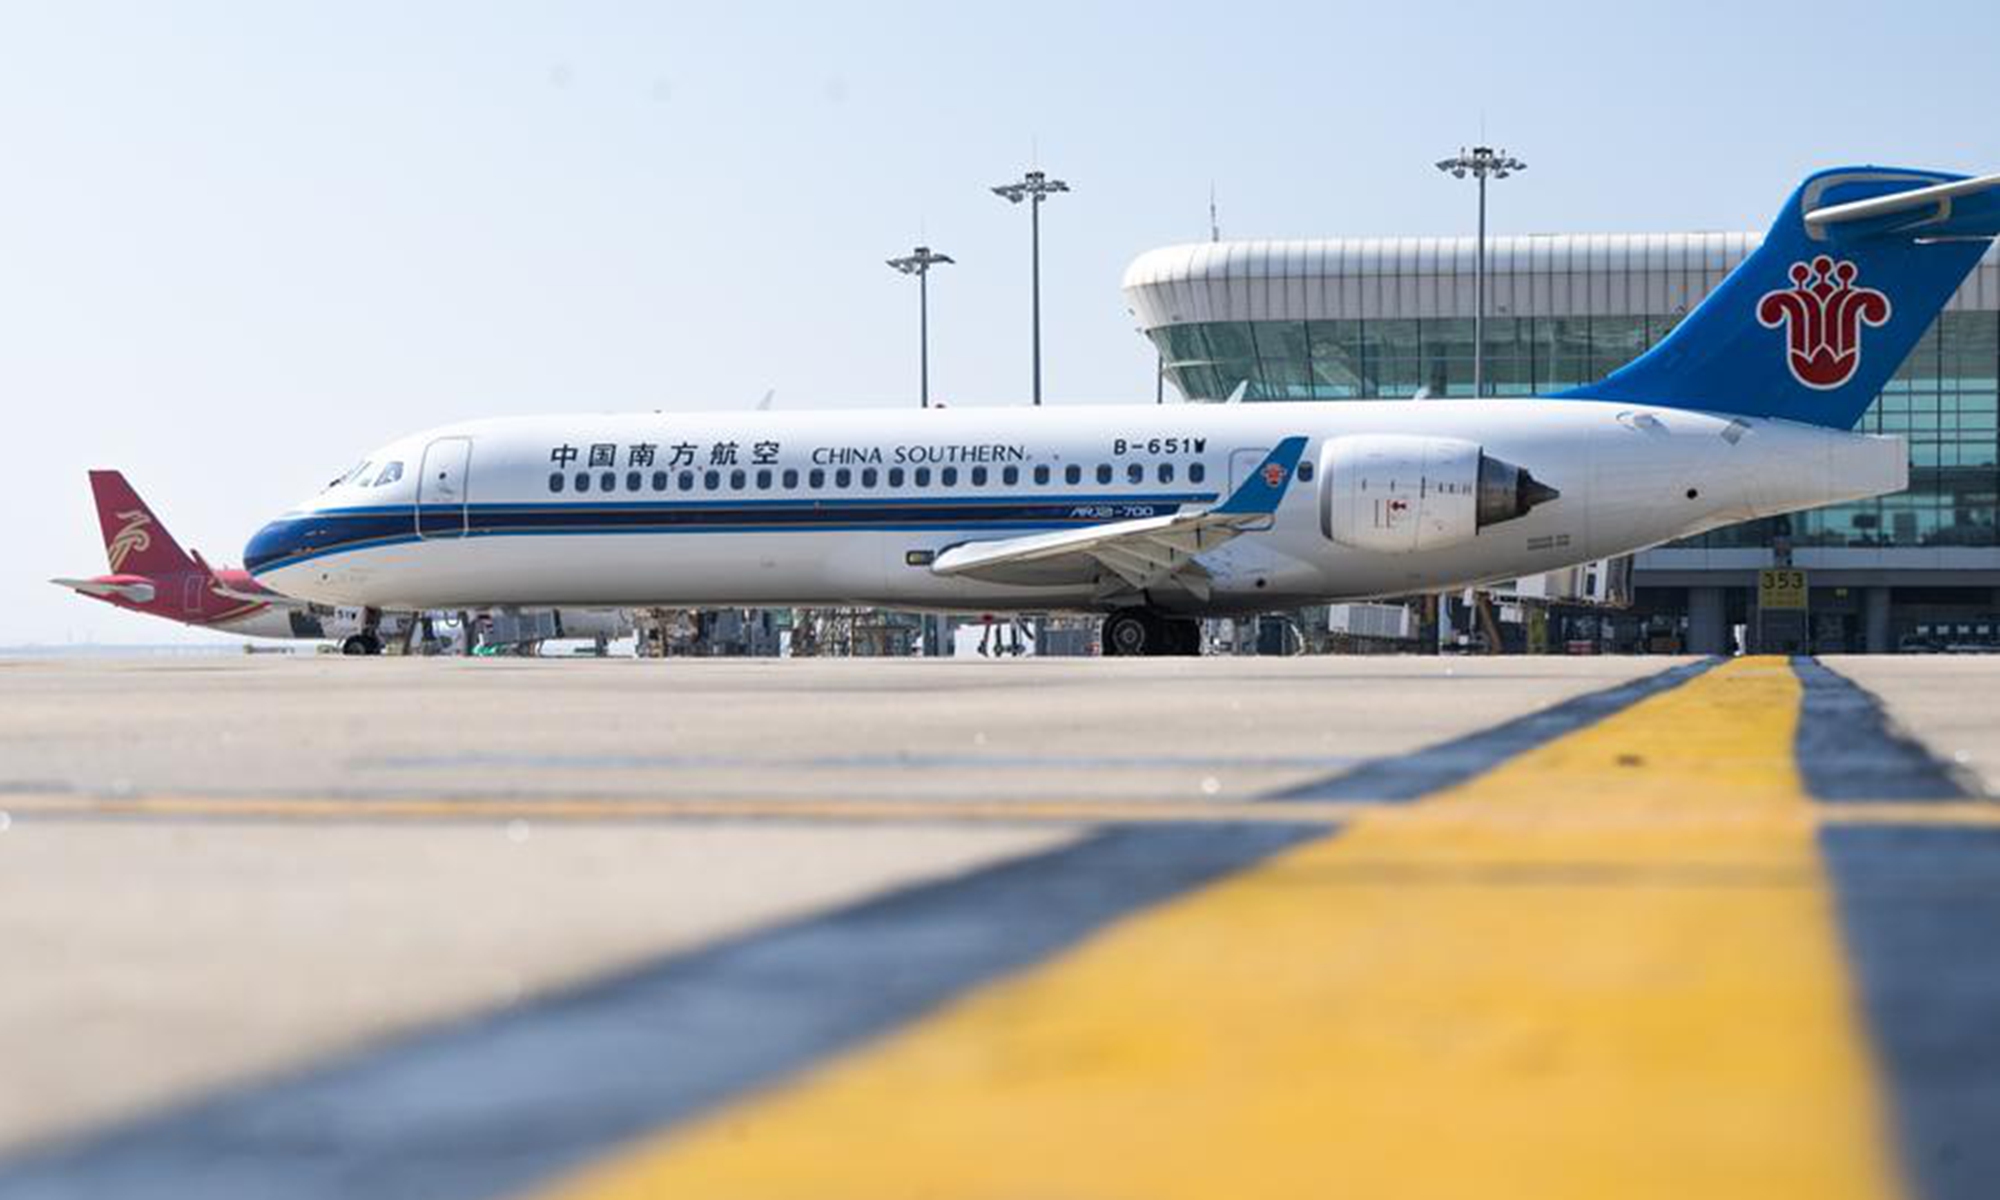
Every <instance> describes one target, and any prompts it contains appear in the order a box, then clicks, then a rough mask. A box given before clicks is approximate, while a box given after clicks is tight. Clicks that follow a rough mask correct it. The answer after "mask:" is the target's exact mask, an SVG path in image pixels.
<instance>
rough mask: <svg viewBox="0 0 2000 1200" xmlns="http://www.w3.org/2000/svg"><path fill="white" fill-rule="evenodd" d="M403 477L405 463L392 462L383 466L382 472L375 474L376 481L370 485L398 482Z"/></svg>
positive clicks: (378, 485) (380, 485)
mask: <svg viewBox="0 0 2000 1200" xmlns="http://www.w3.org/2000/svg"><path fill="white" fill-rule="evenodd" d="M402 477H403V464H402V463H400V462H392V463H390V464H388V465H387V466H385V467H383V468H382V470H381V473H380V474H378V475H376V476H375V482H374V483H371V484H369V485H368V486H369V487H383V486H386V485H388V484H391V483H394V482H396V481H397V480H398V479H401V478H402Z"/></svg>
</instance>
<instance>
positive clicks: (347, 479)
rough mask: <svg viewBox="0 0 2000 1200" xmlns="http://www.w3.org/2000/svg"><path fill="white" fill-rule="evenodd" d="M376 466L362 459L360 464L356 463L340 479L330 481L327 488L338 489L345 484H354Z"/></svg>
mask: <svg viewBox="0 0 2000 1200" xmlns="http://www.w3.org/2000/svg"><path fill="white" fill-rule="evenodd" d="M374 465H375V464H374V463H372V462H369V461H368V460H367V459H362V460H361V461H360V462H358V463H355V464H354V465H353V466H351V467H349V468H347V470H346V471H345V472H343V473H342V474H341V475H340V476H339V477H338V478H336V479H333V480H330V481H329V482H328V483H327V485H326V486H327V487H329V488H337V487H339V486H340V485H341V484H343V483H352V482H353V481H354V480H356V479H359V478H361V474H362V472H364V471H366V470H367V469H368V468H369V467H372V466H374Z"/></svg>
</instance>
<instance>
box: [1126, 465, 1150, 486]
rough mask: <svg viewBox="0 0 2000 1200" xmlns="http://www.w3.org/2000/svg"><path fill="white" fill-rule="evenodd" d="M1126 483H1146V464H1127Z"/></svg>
mask: <svg viewBox="0 0 2000 1200" xmlns="http://www.w3.org/2000/svg"><path fill="white" fill-rule="evenodd" d="M1125 482H1127V483H1144V482H1146V464H1145V463H1127V464H1126V466H1125Z"/></svg>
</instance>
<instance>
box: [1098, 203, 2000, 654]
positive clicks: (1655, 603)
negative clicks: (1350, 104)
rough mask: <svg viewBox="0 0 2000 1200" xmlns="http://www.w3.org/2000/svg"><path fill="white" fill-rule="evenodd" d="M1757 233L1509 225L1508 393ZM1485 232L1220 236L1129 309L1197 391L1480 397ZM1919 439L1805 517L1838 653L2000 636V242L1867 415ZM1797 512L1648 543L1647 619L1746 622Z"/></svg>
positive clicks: (1493, 294)
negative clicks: (1898, 474)
mask: <svg viewBox="0 0 2000 1200" xmlns="http://www.w3.org/2000/svg"><path fill="white" fill-rule="evenodd" d="M1758 240H1759V235H1757V234H1745V233H1694V234H1641V235H1532V236H1523V237H1499V238H1489V239H1488V241H1487V275H1486V289H1487V301H1486V305H1487V307H1486V312H1487V316H1486V350H1485V363H1484V371H1485V376H1486V387H1487V391H1488V393H1489V394H1491V395H1494V396H1498V397H1505V396H1527V395H1536V394H1547V393H1549V392H1552V391H1557V390H1560V389H1563V388H1567V387H1573V386H1575V385H1577V384H1580V383H1584V382H1586V381H1588V380H1592V379H1597V378H1600V377H1602V376H1604V375H1606V374H1609V373H1610V372H1611V371H1613V370H1615V369H1616V368H1618V367H1620V366H1622V365H1623V364H1625V363H1626V362H1628V361H1630V360H1631V359H1632V358H1634V357H1636V356H1637V355H1639V354H1640V353H1642V352H1643V351H1645V350H1646V348H1647V347H1649V346H1651V345H1652V344H1653V343H1654V342H1656V341H1658V340H1659V339H1660V338H1661V337H1662V336H1664V335H1665V334H1666V332H1667V331H1668V330H1669V329H1671V328H1672V327H1673V326H1674V324H1675V322H1677V321H1678V320H1680V318H1681V317H1683V316H1685V315H1686V314H1687V313H1688V312H1689V310H1691V309H1692V308H1693V307H1694V305H1695V304H1696V303H1698V302H1699V301H1700V300H1701V298H1702V297H1703V296H1705V295H1707V294H1708V292H1709V290H1710V289H1712V288H1714V287H1715V286H1716V285H1717V284H1718V283H1720V282H1721V281H1722V278H1723V276H1725V275H1726V274H1728V273H1729V271H1730V270H1731V269H1732V268H1734V267H1735V266H1736V264H1737V263H1738V262H1740V261H1742V259H1743V258H1744V256H1745V255H1747V254H1748V253H1749V252H1750V251H1751V250H1752V249H1754V248H1755V247H1756V245H1757V243H1758ZM1474 253H1475V249H1474V243H1473V240H1472V239H1471V238H1417V237H1410V238H1367V239H1330V240H1312V241H1219V242H1206V243H1197V244H1193V245H1184V246H1171V247H1167V248H1164V249H1160V250H1153V251H1149V252H1148V253H1146V254H1143V255H1141V256H1140V257H1139V258H1138V259H1136V260H1135V261H1134V262H1133V263H1132V265H1131V266H1130V267H1129V268H1128V269H1127V271H1126V274H1125V282H1124V290H1125V297H1126V303H1127V305H1128V306H1129V307H1130V309H1131V312H1132V314H1133V315H1134V317H1136V318H1137V320H1138V323H1139V328H1140V330H1141V332H1143V333H1144V334H1145V335H1146V336H1147V337H1148V338H1150V339H1151V340H1152V341H1153V343H1154V345H1155V346H1157V347H1158V349H1159V352H1160V356H1161V369H1162V372H1163V374H1164V375H1165V377H1166V379H1167V380H1168V381H1169V382H1171V383H1172V384H1173V385H1174V386H1175V387H1176V388H1178V389H1179V390H1180V392H1181V393H1182V394H1183V395H1185V396H1186V397H1187V398H1188V399H1190V400H1215V399H1221V398H1224V397H1227V396H1229V395H1230V394H1231V393H1232V392H1234V391H1235V389H1236V388H1237V387H1238V386H1239V385H1244V386H1245V387H1246V390H1245V393H1244V399H1245V400H1246V401H1282V400H1345V399H1360V398H1369V397H1399V396H1412V395H1415V394H1417V393H1418V392H1419V391H1420V390H1427V391H1428V394H1430V395H1434V396H1468V395H1471V394H1472V339H1473V321H1472V313H1473V303H1474V301H1473V291H1474V287H1473V280H1474ZM1859 428H1861V429H1862V430H1864V431H1868V432H1880V433H1893V434H1898V435H1900V436H1902V437H1904V438H1906V439H1908V441H1909V444H1910V488H1909V490H1907V491H1905V492H1902V493H1900V494H1898V495H1894V496H1885V497H1881V498H1879V499H1876V500H1872V501H1867V502H1864V503H1860V504H1850V505H1842V506H1839V507H1836V508H1827V509H1821V510H1818V511H1814V512H1809V513H1803V514H1797V515H1794V516H1793V517H1791V518H1790V519H1789V525H1790V528H1789V544H1790V546H1791V548H1792V558H1793V564H1794V565H1795V566H1797V567H1800V568H1803V569H1804V570H1806V571H1807V572H1808V578H1809V581H1810V587H1811V593H1810V613H1811V616H1810V622H1811V625H1810V628H1811V634H1812V639H1813V644H1814V647H1815V648H1816V649H1819V650H1822V651H1829V652H1831V651H1841V650H1849V651H1862V650H1866V651H1870V652H1882V651H1888V650H1893V649H1896V648H1898V647H1899V646H1915V645H1917V644H1919V643H1935V644H1937V645H1945V644H1972V643H1982V642H1984V643H1993V644H2000V533H1996V520H1995V518H1996V508H2000V453H1996V451H2000V247H1996V248H1995V249H1991V250H1989V251H1988V252H1987V254H1986V256H1985V257H1984V258H1983V259H1981V260H1980V263H1979V265H1978V267H1976V268H1975V269H1974V271H1973V273H1972V275H1971V276H1970V277H1968V278H1967V280H1966V282H1965V284H1964V285H1963V286H1962V287H1961V288H1960V289H1959V292H1958V294H1957V295H1956V296H1955V297H1953V299H1952V301H1951V303H1950V304H1949V305H1948V306H1947V307H1946V309H1945V311H1944V312H1943V313H1942V314H1941V315H1940V316H1939V318H1938V320H1937V322H1936V323H1935V324H1934V325H1933V326H1932V327H1931V329H1930V331H1929V332H1928V333H1927V334H1926V335H1925V336H1924V338H1923V340H1922V341H1921V342H1919V343H1918V345H1917V348H1916V350H1915V351H1914V352H1913V353H1912V355H1911V357H1910V360H1909V362H1907V363H1906V364H1904V366H1903V369H1902V370H1901V371H1900V372H1898V373H1897V375H1896V377H1895V379H1894V380H1893V381H1892V382H1891V383H1890V385H1889V387H1888V388H1887V389H1886V390H1885V391H1884V392H1883V393H1882V395H1881V396H1880V397H1878V398H1877V399H1876V401H1875V403H1874V405H1873V406H1871V407H1870V408H1869V410H1868V412H1867V414H1866V415H1865V416H1864V417H1863V418H1862V421H1861V425H1860V426H1859ZM1786 533H1787V531H1786V530H1785V529H1784V527H1783V525H1782V524H1781V523H1780V522H1778V521H1768V520H1767V521H1754V522H1750V523H1747V524H1744V525H1738V526H1733V527H1730V528H1727V529H1720V530H1716V531H1714V532H1711V533H1708V534H1705V535H1703V536H1701V537H1699V538H1694V539H1690V540H1689V541H1686V542H1680V543H1675V544H1674V545H1672V546H1668V547H1663V548H1661V549H1657V550H1653V551H1650V552H1648V553H1646V554H1643V555H1641V556H1640V557H1639V559H1638V562H1637V565H1636V570H1635V572H1634V576H1633V583H1634V587H1635V589H1636V591H1635V600H1636V602H1635V611H1636V612H1638V613H1640V614H1642V615H1654V616H1660V617H1664V618H1669V619H1672V620H1674V621H1677V622H1678V621H1680V620H1682V619H1685V625H1686V631H1687V642H1688V648H1689V649H1691V650H1694V651H1698V652H1709V651H1715V650H1720V649H1723V648H1724V647H1725V645H1726V640H1727V637H1728V629H1729V627H1730V626H1731V625H1733V624H1741V623H1745V622H1747V621H1748V619H1749V614H1750V610H1751V606H1752V605H1753V604H1754V597H1755V589H1756V580H1757V571H1758V569H1759V568H1762V567H1767V566H1770V565H1772V561H1773V550H1774V540H1775V539H1782V538H1783V537H1785V535H1786Z"/></svg>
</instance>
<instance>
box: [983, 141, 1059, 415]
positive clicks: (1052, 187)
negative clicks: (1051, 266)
mask: <svg viewBox="0 0 2000 1200" xmlns="http://www.w3.org/2000/svg"><path fill="white" fill-rule="evenodd" d="M1068 190H1069V185H1068V184H1067V183H1064V182H1063V181H1062V180H1060V179H1050V178H1049V177H1048V176H1047V175H1044V174H1042V173H1041V172H1040V171H1030V172H1028V173H1027V174H1026V175H1023V176H1022V177H1021V180H1020V182H1019V183H1003V184H1001V185H1000V186H998V187H996V188H994V189H993V194H994V195H996V196H998V197H1000V198H1001V199H1003V200H1005V201H1007V203H1009V204H1019V203H1020V202H1021V201H1023V200H1026V201H1028V202H1029V203H1028V223H1029V226H1030V228H1031V229H1032V230H1033V233H1032V236H1033V239H1034V240H1033V250H1032V256H1033V263H1032V267H1031V270H1032V272H1033V276H1034V285H1033V286H1034V302H1033V303H1034V338H1035V403H1036V404H1037V405H1040V404H1041V402H1042V200H1043V199H1044V198H1046V197H1048V196H1051V195H1054V194H1055V193H1057V192H1066V191H1068Z"/></svg>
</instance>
